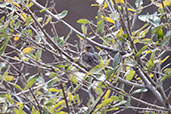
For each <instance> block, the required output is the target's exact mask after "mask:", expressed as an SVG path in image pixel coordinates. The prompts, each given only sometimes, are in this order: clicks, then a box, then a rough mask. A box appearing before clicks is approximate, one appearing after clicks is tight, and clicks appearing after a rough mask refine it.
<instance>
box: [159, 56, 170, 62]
mask: <svg viewBox="0 0 171 114" xmlns="http://www.w3.org/2000/svg"><path fill="white" fill-rule="evenodd" d="M168 58H169V55H168V56H166V57H165V58H164V59H163V60H162V61H161V62H160V63H164V62H165V61H166V60H167V59H168Z"/></svg>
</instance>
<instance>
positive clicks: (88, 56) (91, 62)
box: [81, 45, 100, 69]
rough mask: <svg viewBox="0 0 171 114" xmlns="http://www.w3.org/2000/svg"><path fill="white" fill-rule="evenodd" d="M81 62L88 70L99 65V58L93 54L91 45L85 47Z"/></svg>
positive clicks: (93, 50)
mask: <svg viewBox="0 0 171 114" xmlns="http://www.w3.org/2000/svg"><path fill="white" fill-rule="evenodd" d="M81 62H82V63H83V65H85V67H87V68H88V69H92V68H93V67H95V66H97V65H98V64H99V63H100V56H99V55H98V54H97V53H96V52H95V49H94V48H93V46H92V45H87V46H86V47H85V48H84V52H83V54H82V56H81Z"/></svg>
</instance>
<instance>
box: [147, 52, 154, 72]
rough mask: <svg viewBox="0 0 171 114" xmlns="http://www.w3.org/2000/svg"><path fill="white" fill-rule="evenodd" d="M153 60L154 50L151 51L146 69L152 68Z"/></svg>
mask: <svg viewBox="0 0 171 114" xmlns="http://www.w3.org/2000/svg"><path fill="white" fill-rule="evenodd" d="M154 60H155V52H152V54H151V57H150V60H149V61H148V70H149V69H151V68H153V66H154Z"/></svg>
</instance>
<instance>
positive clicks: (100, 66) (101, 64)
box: [89, 60, 105, 74]
mask: <svg viewBox="0 0 171 114" xmlns="http://www.w3.org/2000/svg"><path fill="white" fill-rule="evenodd" d="M104 67H105V64H104V61H103V60H100V64H99V65H97V66H95V67H94V68H92V69H91V70H90V71H89V73H90V74H98V73H99V72H100V71H102V69H103V68H104Z"/></svg>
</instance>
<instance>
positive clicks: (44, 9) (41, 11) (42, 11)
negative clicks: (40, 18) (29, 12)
mask: <svg viewBox="0 0 171 114" xmlns="http://www.w3.org/2000/svg"><path fill="white" fill-rule="evenodd" d="M46 10H48V8H45V9H42V10H40V13H42V12H44V11H46Z"/></svg>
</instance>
